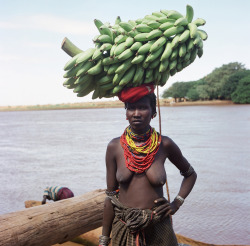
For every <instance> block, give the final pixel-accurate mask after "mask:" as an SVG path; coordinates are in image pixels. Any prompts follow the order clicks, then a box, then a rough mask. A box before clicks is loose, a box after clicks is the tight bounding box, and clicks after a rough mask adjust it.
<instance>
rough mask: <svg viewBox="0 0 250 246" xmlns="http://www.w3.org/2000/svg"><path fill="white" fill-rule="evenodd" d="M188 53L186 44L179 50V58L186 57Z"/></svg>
mask: <svg viewBox="0 0 250 246" xmlns="http://www.w3.org/2000/svg"><path fill="white" fill-rule="evenodd" d="M186 52H187V47H186V44H185V43H183V44H181V46H180V48H179V57H184V56H185V55H186Z"/></svg>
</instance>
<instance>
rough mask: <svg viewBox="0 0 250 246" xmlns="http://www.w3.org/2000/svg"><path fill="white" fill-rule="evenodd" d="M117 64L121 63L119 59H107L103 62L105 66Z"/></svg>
mask: <svg viewBox="0 0 250 246" xmlns="http://www.w3.org/2000/svg"><path fill="white" fill-rule="evenodd" d="M117 62H119V60H118V58H117V57H105V58H103V60H102V64H103V66H107V65H112V64H114V63H117Z"/></svg>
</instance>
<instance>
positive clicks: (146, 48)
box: [137, 41, 154, 55]
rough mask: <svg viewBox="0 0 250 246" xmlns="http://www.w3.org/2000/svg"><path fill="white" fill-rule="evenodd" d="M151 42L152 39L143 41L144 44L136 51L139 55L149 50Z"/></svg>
mask: <svg viewBox="0 0 250 246" xmlns="http://www.w3.org/2000/svg"><path fill="white" fill-rule="evenodd" d="M153 43H154V41H149V42H147V43H145V44H144V45H142V46H141V47H140V48H139V50H138V52H137V53H138V54H139V55H144V54H146V53H148V52H149V50H150V48H151V46H152V45H153Z"/></svg>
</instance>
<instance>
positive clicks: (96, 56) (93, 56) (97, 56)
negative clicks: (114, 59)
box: [91, 48, 102, 61]
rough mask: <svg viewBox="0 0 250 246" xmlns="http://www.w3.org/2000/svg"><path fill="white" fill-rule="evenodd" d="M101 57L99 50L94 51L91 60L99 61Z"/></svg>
mask: <svg viewBox="0 0 250 246" xmlns="http://www.w3.org/2000/svg"><path fill="white" fill-rule="evenodd" d="M101 57H102V51H101V50H100V48H99V49H96V50H95V52H94V54H93V55H92V58H91V60H94V61H95V60H99V59H100V58H101Z"/></svg>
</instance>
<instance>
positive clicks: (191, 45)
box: [187, 39, 194, 51]
mask: <svg viewBox="0 0 250 246" xmlns="http://www.w3.org/2000/svg"><path fill="white" fill-rule="evenodd" d="M193 48H194V40H193V39H189V40H188V42H187V51H191V50H192V49H193Z"/></svg>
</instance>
